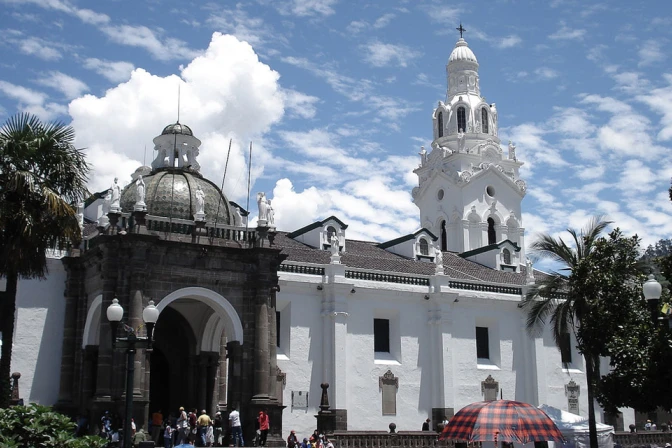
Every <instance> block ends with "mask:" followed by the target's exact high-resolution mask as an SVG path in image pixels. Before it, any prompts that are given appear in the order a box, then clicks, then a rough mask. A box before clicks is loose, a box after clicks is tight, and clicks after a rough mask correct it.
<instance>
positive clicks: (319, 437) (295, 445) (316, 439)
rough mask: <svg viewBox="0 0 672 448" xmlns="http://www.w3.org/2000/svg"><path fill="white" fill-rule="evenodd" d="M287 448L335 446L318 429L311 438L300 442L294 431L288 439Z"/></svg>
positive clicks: (327, 447)
mask: <svg viewBox="0 0 672 448" xmlns="http://www.w3.org/2000/svg"><path fill="white" fill-rule="evenodd" d="M287 448H334V444H333V443H332V442H331V440H329V439H328V438H327V436H325V435H324V434H320V433H319V431H318V430H317V429H316V430H315V431H314V432H313V434H312V435H311V436H310V438H308V437H304V438H303V441H302V442H299V437H298V436H297V435H296V431H294V430H292V431H291V432H290V433H289V437H287Z"/></svg>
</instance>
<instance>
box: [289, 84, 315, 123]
mask: <svg viewBox="0 0 672 448" xmlns="http://www.w3.org/2000/svg"><path fill="white" fill-rule="evenodd" d="M283 92H284V94H285V107H286V108H287V109H289V110H290V111H291V112H292V113H293V114H294V115H297V116H299V117H301V118H313V117H314V116H315V114H316V113H317V109H316V108H315V104H316V103H318V102H319V101H320V99H319V98H318V97H316V96H312V95H306V94H305V93H301V92H298V91H296V90H292V89H284V90H283Z"/></svg>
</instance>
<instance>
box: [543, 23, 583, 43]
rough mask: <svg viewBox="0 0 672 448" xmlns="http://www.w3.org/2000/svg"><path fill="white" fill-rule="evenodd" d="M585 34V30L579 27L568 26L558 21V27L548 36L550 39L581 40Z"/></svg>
mask: <svg viewBox="0 0 672 448" xmlns="http://www.w3.org/2000/svg"><path fill="white" fill-rule="evenodd" d="M585 34H586V30H584V29H580V28H570V27H568V26H567V25H566V24H565V23H564V22H560V29H559V30H558V31H556V32H555V33H553V34H551V35H550V36H548V38H549V39H552V40H581V39H583V36H584V35H585Z"/></svg>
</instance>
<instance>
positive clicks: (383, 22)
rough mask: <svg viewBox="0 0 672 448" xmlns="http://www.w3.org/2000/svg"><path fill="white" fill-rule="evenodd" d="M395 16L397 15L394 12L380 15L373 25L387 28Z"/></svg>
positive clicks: (376, 27)
mask: <svg viewBox="0 0 672 448" xmlns="http://www.w3.org/2000/svg"><path fill="white" fill-rule="evenodd" d="M395 17H396V15H395V14H392V13H387V14H383V15H382V16H380V17H378V18H377V19H376V21H375V22H373V27H374V28H375V29H381V28H385V27H386V26H387V25H389V24H390V22H391V21H392V19H394V18H395Z"/></svg>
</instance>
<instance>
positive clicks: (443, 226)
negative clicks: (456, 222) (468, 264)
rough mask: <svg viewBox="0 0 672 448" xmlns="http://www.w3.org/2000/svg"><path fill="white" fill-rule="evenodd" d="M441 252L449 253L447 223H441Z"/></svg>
mask: <svg viewBox="0 0 672 448" xmlns="http://www.w3.org/2000/svg"><path fill="white" fill-rule="evenodd" d="M441 250H442V251H443V252H446V251H448V233H447V232H446V221H441Z"/></svg>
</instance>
